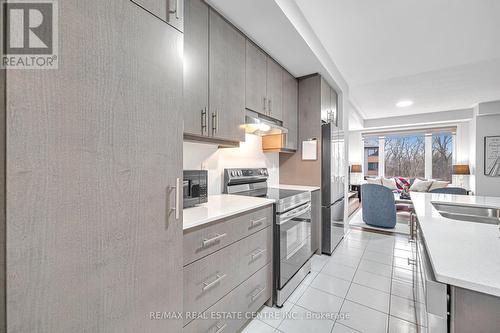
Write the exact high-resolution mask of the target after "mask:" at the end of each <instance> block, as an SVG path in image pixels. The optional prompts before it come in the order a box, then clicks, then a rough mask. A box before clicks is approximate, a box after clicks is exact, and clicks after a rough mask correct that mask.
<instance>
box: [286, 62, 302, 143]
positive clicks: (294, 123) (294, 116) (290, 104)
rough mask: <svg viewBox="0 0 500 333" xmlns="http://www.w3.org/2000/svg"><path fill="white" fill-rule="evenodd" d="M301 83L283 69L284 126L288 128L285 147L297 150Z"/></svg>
mask: <svg viewBox="0 0 500 333" xmlns="http://www.w3.org/2000/svg"><path fill="white" fill-rule="evenodd" d="M298 94H299V84H298V82H297V79H295V78H294V77H293V76H292V75H291V74H290V73H288V72H287V71H283V126H284V127H286V128H287V129H288V135H287V137H286V146H285V148H287V149H291V150H297V146H298V130H299V127H298V117H299V96H298Z"/></svg>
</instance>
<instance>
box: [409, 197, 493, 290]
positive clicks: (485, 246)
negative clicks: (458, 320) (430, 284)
mask: <svg viewBox="0 0 500 333" xmlns="http://www.w3.org/2000/svg"><path fill="white" fill-rule="evenodd" d="M411 198H412V201H413V205H414V207H415V212H416V214H417V217H418V221H419V224H420V226H421V229H422V233H423V236H424V239H425V245H426V248H427V252H428V255H429V258H430V261H431V264H432V268H433V270H434V275H435V276H436V279H437V280H438V281H439V282H442V283H447V284H450V285H454V286H457V287H461V288H465V289H470V290H475V291H478V292H482V293H486V294H490V295H495V296H499V297H500V231H499V229H498V228H499V227H498V225H492V224H484V223H476V222H467V221H458V220H453V219H449V218H445V217H442V216H441V215H440V214H439V212H438V211H437V210H436V209H435V208H434V206H433V205H432V202H448V203H454V204H459V205H467V206H484V207H491V208H500V198H494V197H480V196H465V195H450V194H431V193H416V192H412V193H411Z"/></svg>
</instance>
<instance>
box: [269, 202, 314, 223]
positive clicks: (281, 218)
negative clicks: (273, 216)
mask: <svg viewBox="0 0 500 333" xmlns="http://www.w3.org/2000/svg"><path fill="white" fill-rule="evenodd" d="M310 210H311V203H308V204H306V205H305V206H300V207H298V208H295V209H294V210H291V211H289V212H288V213H285V214H283V215H281V216H279V219H278V221H276V223H277V224H279V225H282V224H285V223H287V222H288V221H290V220H293V219H294V218H296V217H298V216H300V215H302V214H304V213H305V212H307V211H310Z"/></svg>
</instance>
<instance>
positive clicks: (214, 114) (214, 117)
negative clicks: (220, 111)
mask: <svg viewBox="0 0 500 333" xmlns="http://www.w3.org/2000/svg"><path fill="white" fill-rule="evenodd" d="M216 118H217V114H216V112H212V135H215V133H217V127H216V126H217V123H216Z"/></svg>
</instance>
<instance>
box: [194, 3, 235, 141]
mask: <svg viewBox="0 0 500 333" xmlns="http://www.w3.org/2000/svg"><path fill="white" fill-rule="evenodd" d="M185 5H186V11H185V14H186V21H185V34H184V37H185V40H184V58H185V68H184V77H185V82H184V133H185V134H186V135H188V136H190V137H191V136H195V137H197V138H200V139H202V140H208V141H212V140H213V141H224V142H232V143H234V144H237V143H238V142H240V141H244V140H245V132H244V129H243V128H242V125H243V124H244V123H245V113H244V111H245V37H244V36H243V35H242V34H241V33H240V32H239V31H238V30H236V29H235V28H234V27H233V26H232V25H231V24H230V23H228V22H227V21H226V20H225V19H224V18H222V17H221V16H220V15H219V14H218V13H217V12H215V11H214V10H212V9H211V8H209V7H208V6H207V5H206V4H205V3H204V2H203V1H201V0H186V2H185Z"/></svg>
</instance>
